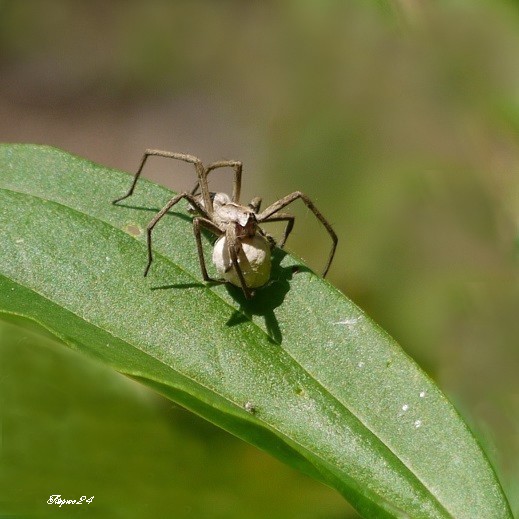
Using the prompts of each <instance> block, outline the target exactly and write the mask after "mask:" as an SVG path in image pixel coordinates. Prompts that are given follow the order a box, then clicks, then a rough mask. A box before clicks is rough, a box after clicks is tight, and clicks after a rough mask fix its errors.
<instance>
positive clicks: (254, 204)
mask: <svg viewBox="0 0 519 519" xmlns="http://www.w3.org/2000/svg"><path fill="white" fill-rule="evenodd" d="M249 207H250V208H251V209H252V210H253V211H254V212H255V213H259V210H260V207H261V197H259V196H255V197H254V198H253V199H252V200H251V201H250V204H249Z"/></svg>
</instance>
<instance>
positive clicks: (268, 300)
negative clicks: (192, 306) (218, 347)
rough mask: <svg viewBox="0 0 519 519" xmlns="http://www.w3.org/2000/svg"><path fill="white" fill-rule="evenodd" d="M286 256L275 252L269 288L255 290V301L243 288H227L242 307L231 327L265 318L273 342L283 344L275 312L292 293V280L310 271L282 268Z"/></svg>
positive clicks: (299, 267) (298, 267)
mask: <svg viewBox="0 0 519 519" xmlns="http://www.w3.org/2000/svg"><path fill="white" fill-rule="evenodd" d="M285 256H286V252H284V251H283V250H281V249H279V248H276V249H274V252H273V254H272V276H271V279H270V281H269V282H268V283H267V284H266V285H264V286H263V287H260V288H258V289H256V290H255V292H254V295H253V297H252V299H246V298H245V296H244V294H243V291H242V290H241V288H239V287H236V286H234V285H231V284H229V283H227V284H226V289H227V292H228V293H229V294H230V296H231V297H232V298H233V299H234V300H235V301H236V302H237V303H238V304H239V305H240V307H239V309H238V310H235V311H234V312H233V314H232V315H231V317H230V318H229V320H228V321H227V323H226V325H227V326H237V325H239V324H241V323H244V322H248V321H252V320H253V317H254V316H261V317H263V318H264V320H265V327H266V331H267V334H268V337H269V339H268V340H269V342H271V343H274V344H281V342H282V341H283V336H282V334H281V330H280V328H279V323H278V320H277V318H276V314H275V312H274V310H275V309H276V308H277V307H278V306H280V305H281V304H282V303H283V301H284V299H285V296H286V295H287V293H288V291H289V290H290V281H291V279H292V276H293V275H294V274H296V273H297V272H305V271H306V272H309V271H310V269H309V268H308V267H305V266H303V265H290V266H288V267H281V265H280V263H281V261H282V260H283V258H284V257H285Z"/></svg>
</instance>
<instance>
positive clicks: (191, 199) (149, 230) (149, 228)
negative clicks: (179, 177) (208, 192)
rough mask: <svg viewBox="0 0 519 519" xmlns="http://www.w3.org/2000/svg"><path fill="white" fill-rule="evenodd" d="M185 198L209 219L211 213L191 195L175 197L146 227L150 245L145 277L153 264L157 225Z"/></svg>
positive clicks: (184, 194) (183, 194)
mask: <svg viewBox="0 0 519 519" xmlns="http://www.w3.org/2000/svg"><path fill="white" fill-rule="evenodd" d="M183 198H187V200H188V201H189V202H190V203H191V204H192V205H193V207H195V208H196V209H197V211H199V212H200V214H202V215H204V217H206V218H209V213H208V212H207V211H206V209H205V207H204V206H202V205H201V204H200V202H199V201H198V200H197V199H196V198H195V197H194V196H193V195H191V194H190V193H181V194H179V195H175V196H174V197H173V198H172V199H171V200H170V201H169V202H168V203H167V204H166V205H165V206H164V207H163V208H162V209H161V210H160V211H159V212H158V213H157V214H156V215H155V217H154V218H153V220H151V222H150V223H149V224H148V226H147V227H146V237H147V245H148V263H147V265H146V269H145V270H144V276H147V275H148V271H149V270H150V267H151V262H152V261H153V252H152V248H151V233H152V231H153V228H154V227H155V225H157V224H158V223H159V221H160V220H161V219H162V217H163V216H164V215H165V214H166V213H167V212H168V211H169V210H170V209H171V208H172V207H173V206H174V205H175V204H177V203H178V202H179V201H180V200H182V199H183Z"/></svg>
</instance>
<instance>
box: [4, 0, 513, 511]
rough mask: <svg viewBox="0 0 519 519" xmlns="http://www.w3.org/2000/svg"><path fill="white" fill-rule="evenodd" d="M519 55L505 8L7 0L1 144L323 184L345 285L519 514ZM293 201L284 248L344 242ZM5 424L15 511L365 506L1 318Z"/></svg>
mask: <svg viewBox="0 0 519 519" xmlns="http://www.w3.org/2000/svg"><path fill="white" fill-rule="evenodd" d="M518 56H519V3H518V2H512V1H508V2H507V1H505V0H494V1H490V0H489V1H487V2H483V1H474V0H470V1H469V0H465V1H464V0H457V1H454V0H452V1H451V2H448V1H446V0H444V1H437V2H430V3H426V2H423V1H420V0H400V1H398V0H394V1H392V2H391V1H382V0H379V1H375V0H372V1H360V0H358V1H349V2H343V1H338V0H337V1H332V0H299V1H295V0H286V1H284V2H273V1H267V0H264V1H262V2H247V1H237V0H234V1H231V0H226V1H218V2H217V1H209V0H193V1H187V0H186V1H171V2H167V1H157V0H149V1H146V2H143V1H141V2H134V1H127V2H122V1H112V2H105V1H100V0H90V1H88V2H86V1H84V2H83V1H79V0H78V1H75V2H71V1H66V0H52V1H51V0H49V1H36V0H25V1H23V2H20V1H16V0H0V141H3V142H35V143H42V144H51V145H54V146H58V147H60V148H63V149H65V150H67V151H70V152H73V153H77V154H79V155H82V156H84V157H87V158H90V159H92V160H94V161H96V162H100V163H102V164H105V165H107V166H112V167H116V168H119V169H123V170H126V171H130V172H133V171H135V169H136V167H137V165H138V163H139V160H140V158H141V155H142V153H143V151H144V149H145V148H148V147H154V148H163V149H167V150H173V151H184V152H188V153H192V154H195V155H197V156H199V157H200V158H201V159H202V160H204V161H207V162H210V161H212V160H218V159H224V158H227V159H239V160H242V161H243V163H244V187H243V195H244V198H245V199H250V198H252V197H253V196H255V195H259V194H261V195H262V196H263V197H264V200H265V202H266V203H269V202H271V201H273V200H275V199H277V198H279V197H280V196H282V195H284V194H287V193H289V192H291V191H294V190H297V189H299V190H302V191H304V192H306V193H307V194H308V195H310V196H311V198H312V199H314V201H315V202H316V204H317V206H318V207H319V208H320V209H321V210H322V212H323V213H324V214H325V215H326V216H327V217H328V218H329V220H330V221H331V222H332V224H333V225H334V227H335V230H336V231H337V234H338V235H339V237H340V243H339V249H338V252H337V256H336V260H335V263H334V265H333V266H332V269H331V271H330V275H329V277H330V280H331V281H332V283H334V284H336V285H337V286H338V287H339V288H340V289H341V290H342V291H343V292H344V293H345V294H346V295H348V296H349V297H350V298H351V299H353V300H354V301H355V302H356V303H357V304H359V305H360V306H361V307H362V308H363V309H365V310H366V311H367V312H368V313H369V314H370V315H371V316H372V317H373V318H374V319H375V321H377V322H378V323H379V324H381V325H382V326H383V327H384V328H385V329H386V330H387V331H388V332H389V333H390V334H391V335H393V336H394V337H395V338H396V339H397V340H398V341H399V343H400V344H401V345H402V347H403V348H404V349H405V350H406V351H407V352H408V353H409V355H411V356H412V357H413V358H414V359H416V360H417V362H418V363H419V364H420V365H421V366H422V367H423V368H424V369H425V370H426V371H427V372H428V373H429V374H430V375H431V376H432V377H433V378H434V379H435V380H436V381H437V383H438V384H439V386H440V387H441V388H442V389H443V390H444V391H445V393H446V394H447V395H448V397H449V398H450V399H451V401H453V403H454V404H455V405H456V407H457V408H458V410H459V411H460V412H461V413H462V415H463V417H464V418H465V420H466V421H467V422H468V423H469V424H470V426H471V427H472V429H473V430H474V431H475V433H476V435H477V437H478V438H479V440H480V441H481V443H482V444H483V446H484V448H485V450H486V452H487V453H488V455H489V457H490V458H491V461H492V463H493V464H494V466H495V468H496V471H497V473H498V476H499V478H500V480H501V482H502V484H503V486H504V488H505V491H506V493H507V495H508V497H509V499H510V501H511V504H512V507H513V510H514V512H515V514H516V515H517V514H519V273H518V266H519V174H518V173H519V59H518ZM146 176H147V177H148V178H151V179H154V180H157V181H159V182H161V183H163V184H166V185H168V186H170V187H171V188H172V189H175V190H177V191H178V190H182V189H185V188H187V187H191V185H192V183H193V174H192V171H191V170H190V169H189V168H188V167H185V166H184V165H175V168H173V165H172V164H171V163H168V162H167V161H160V160H156V161H154V162H150V163H149V166H148V170H147V172H146ZM229 184H230V175H229V176H228V177H227V178H226V177H225V176H224V175H222V176H221V177H218V178H216V181H215V183H214V184H213V187H214V188H215V189H226V190H228V189H230V187H229ZM294 212H295V213H296V214H297V215H298V220H297V222H296V227H295V231H294V233H293V235H292V237H291V238H290V242H289V249H290V250H293V251H294V252H296V254H298V255H300V256H302V257H304V258H305V259H306V260H307V261H308V262H309V263H310V265H312V266H314V267H315V268H317V269H319V268H321V266H322V264H323V262H324V261H325V258H326V254H327V247H328V241H327V236H326V235H324V233H323V232H322V230H321V229H320V228H319V226H318V225H317V224H315V225H314V222H313V219H312V217H311V216H309V215H308V214H307V213H306V212H305V211H304V210H303V209H302V208H301V207H297V204H295V206H294ZM309 244H312V245H311V247H309ZM0 431H1V434H0V442H1V443H0V515H1V516H6V515H7V514H12V515H13V516H15V517H18V516H21V517H53V516H54V515H57V514H58V513H61V514H62V515H63V517H65V516H66V517H69V516H71V515H74V514H77V513H82V514H84V515H87V514H88V516H91V517H100V518H104V517H125V518H128V517H175V518H191V517H192V518H201V519H205V518H207V519H213V518H214V519H216V518H244V519H246V518H260V517H269V518H270V517H271V518H277V517H279V518H294V519H295V518H298V519H299V518H309V519H314V518H319V519H320V518H322V519H325V518H326V519H335V518H341V519H353V518H356V517H358V516H357V515H356V514H355V512H354V511H352V510H351V508H350V507H349V506H348V505H347V504H346V503H344V502H343V501H342V499H341V498H340V497H339V496H338V495H336V494H335V493H334V492H333V491H331V490H330V489H328V488H326V487H324V486H322V485H320V484H318V483H316V482H313V481H312V480H310V479H308V478H306V477H304V476H303V475H300V474H298V473H296V472H295V471H293V470H291V469H289V468H287V467H285V466H283V465H281V464H280V463H279V462H277V461H276V460H273V459H271V458H270V457H268V456H267V455H265V454H263V453H261V452H259V451H257V450H256V449H254V448H252V447H250V446H248V445H246V444H244V443H243V442H240V441H238V440H236V439H234V438H232V437H231V436H229V435H228V434H226V433H224V432H222V431H220V430H218V429H216V428H215V427H213V426H211V425H210V424H207V423H205V422H203V421H201V420H199V419H197V418H196V417H194V416H192V415H190V414H189V413H187V412H185V411H183V410H181V409H179V408H176V407H175V406H173V405H172V404H171V403H170V402H168V401H165V400H164V399H162V398H161V397H158V396H156V395H154V394H153V393H151V392H150V391H149V390H147V389H145V388H142V387H140V386H139V385H137V384H135V383H133V382H132V381H130V380H128V379H126V378H124V377H122V376H120V375H118V374H115V373H111V372H109V371H107V370H105V369H103V368H102V367H100V366H98V365H97V364H94V363H91V362H89V361H87V360H85V359H84V358H83V357H79V356H78V355H77V354H75V353H73V352H71V351H69V350H67V349H66V348H64V347H62V346H60V345H58V344H56V343H55V342H53V341H52V340H51V339H50V338H42V337H41V336H40V335H39V334H37V333H35V332H34V331H33V330H30V329H28V330H24V329H22V328H20V325H19V323H15V324H13V323H8V324H3V325H2V326H1V327H0ZM453 484H455V482H453ZM52 493H60V494H62V495H63V496H64V497H68V498H74V497H79V496H80V495H83V494H90V495H95V500H94V502H93V503H92V504H91V505H87V506H88V509H84V508H82V507H79V508H77V509H73V508H71V507H67V510H66V511H64V510H63V509H62V510H58V509H57V508H54V509H53V508H52V507H50V506H49V505H47V504H46V500H47V499H48V496H49V495H50V494H52ZM63 512H64V513H63ZM65 514H66V515H65Z"/></svg>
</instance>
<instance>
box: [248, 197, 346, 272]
mask: <svg viewBox="0 0 519 519" xmlns="http://www.w3.org/2000/svg"><path fill="white" fill-rule="evenodd" d="M298 198H300V199H301V200H302V201H303V202H304V204H305V205H306V207H308V209H310V210H311V211H312V212H313V213H314V215H315V217H316V218H317V219H318V220H319V221H320V222H321V223H322V224H323V225H324V227H325V228H326V230H327V231H328V234H329V235H330V237H331V239H332V248H331V251H330V255H329V256H328V261H327V262H326V265H325V267H324V271H323V278H324V277H325V276H326V274H327V273H328V270H329V268H330V265H331V264H332V260H333V256H334V255H335V249H336V248H337V241H338V238H337V235H336V234H335V231H334V230H333V229H332V226H331V225H330V224H329V223H328V220H326V218H325V217H324V216H323V215H322V214H321V212H320V211H319V210H318V209H317V207H315V205H314V203H313V202H312V201H311V200H310V199H309V198H308V197H307V196H306V195H305V194H304V193H301V191H294V193H291V194H290V195H287V196H285V197H283V198H281V199H280V200H278V201H277V202H274V203H273V204H271V205H270V206H269V207H267V208H266V209H265V210H264V211H263V212H262V213H260V214H259V215H258V216H257V217H256V218H257V220H258V223H262V222H267V221H273V220H272V219H273V218H276V216H277V215H276V213H278V211H280V210H281V209H283V208H284V207H286V206H287V205H289V204H291V203H292V202H294V201H295V200H297V199H298ZM278 215H279V213H278ZM285 216H286V215H285ZM281 219H283V218H281ZM290 223H291V224H292V225H290ZM293 223H294V222H293V220H292V222H289V224H288V225H287V230H288V227H290V230H289V231H288V232H285V240H286V237H287V236H288V233H289V232H290V231H291V230H292V227H293Z"/></svg>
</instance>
